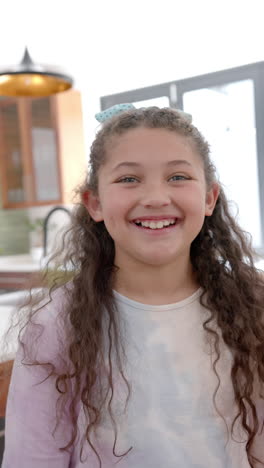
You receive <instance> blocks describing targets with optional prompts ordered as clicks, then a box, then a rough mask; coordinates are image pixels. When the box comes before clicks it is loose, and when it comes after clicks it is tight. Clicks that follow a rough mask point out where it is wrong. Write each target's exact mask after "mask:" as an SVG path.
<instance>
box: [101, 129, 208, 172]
mask: <svg viewBox="0 0 264 468" xmlns="http://www.w3.org/2000/svg"><path fill="white" fill-rule="evenodd" d="M169 159H186V160H187V161H188V162H190V163H192V165H198V166H200V167H202V166H203V164H202V159H201V157H200V155H199V154H198V152H197V151H196V150H195V148H194V144H193V143H192V142H191V141H190V139H188V138H186V137H184V136H182V135H179V134H178V133H176V132H175V131H170V130H166V129H160V128H144V127H143V128H142V127H140V128H135V129H130V130H128V131H126V132H125V133H123V134H122V135H114V136H113V137H112V138H111V140H110V142H108V144H107V147H106V159H105V164H106V165H112V164H116V163H118V162H122V161H135V162H139V163H141V164H143V163H148V164H154V163H156V162H160V163H161V164H162V163H163V162H164V163H165V162H167V161H168V160H169Z"/></svg>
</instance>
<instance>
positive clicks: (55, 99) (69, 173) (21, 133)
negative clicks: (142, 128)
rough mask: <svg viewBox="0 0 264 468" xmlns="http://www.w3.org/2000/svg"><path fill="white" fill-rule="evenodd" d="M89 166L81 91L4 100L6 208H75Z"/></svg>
mask: <svg viewBox="0 0 264 468" xmlns="http://www.w3.org/2000/svg"><path fill="white" fill-rule="evenodd" d="M86 164H87V163H86V157H85V149H84V135H83V121H82V106H81V96H80V93H79V92H78V91H77V90H70V91H66V92H64V93H59V94H57V95H54V96H50V97H45V98H4V97H1V98H0V174H1V176H0V177H1V178H0V187H1V192H2V193H1V199H2V208H8V209H11V208H25V207H29V206H38V205H54V204H57V203H71V201H72V196H73V189H74V187H75V186H76V185H77V184H78V183H79V182H80V180H81V178H82V177H83V174H84V173H85V166H86Z"/></svg>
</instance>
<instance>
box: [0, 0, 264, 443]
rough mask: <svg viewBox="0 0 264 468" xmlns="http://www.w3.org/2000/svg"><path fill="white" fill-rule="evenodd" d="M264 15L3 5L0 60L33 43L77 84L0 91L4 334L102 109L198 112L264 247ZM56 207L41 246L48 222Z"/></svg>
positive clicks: (232, 0) (179, 6)
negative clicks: (45, 92) (47, 91)
mask: <svg viewBox="0 0 264 468" xmlns="http://www.w3.org/2000/svg"><path fill="white" fill-rule="evenodd" d="M262 11H263V1H262V0H259V1H257V0H244V1H241V0H240V1H236V0H228V1H227V0H222V1H221V2H218V1H214V0H210V1H202V0H201V1H196V0H190V1H188V2H182V1H178V0H174V1H169V0H163V1H160V0H156V1H155V0H133V2H127V1H125V0H116V1H115V0H112V1H111V2H109V1H100V2H99V1H98V2H96V1H94V0H91V1H85V0H83V1H80V0H75V1H74V2H72V1H67V0H64V1H61V0H56V1H54V0H53V1H51V0H45V2H44V1H43V2H36V1H34V2H33V1H27V0H24V1H23V2H21V1H19V0H17V1H15V0H10V1H9V2H5V3H4V4H2V5H1V18H2V21H1V28H0V43H1V46H0V67H3V66H6V65H9V64H12V65H14V64H17V63H18V62H19V61H20V60H21V58H22V56H23V54H24V50H25V46H27V47H28V49H29V53H30V55H31V57H32V59H33V61H34V62H36V63H41V64H50V65H54V66H59V67H62V68H63V70H65V73H68V74H69V75H70V76H72V77H73V79H74V86H73V88H72V89H70V90H68V91H65V92H62V93H58V94H54V95H51V96H47V97H45V98H36V97H35V98H34V99H31V98H15V97H13V98H12V97H6V96H3V95H0V292H1V293H2V294H1V295H0V318H1V317H2V322H3V323H2V322H1V320H0V330H2V331H3V329H4V327H5V325H6V323H7V318H8V317H9V314H10V311H11V308H12V307H13V306H14V305H15V304H16V303H17V302H18V301H19V298H21V297H22V296H23V291H24V290H25V288H26V284H27V281H28V279H29V277H30V275H31V274H32V273H34V272H36V271H38V270H39V269H40V268H41V259H42V258H43V257H45V256H46V255H48V254H50V253H51V252H52V250H53V248H54V243H55V242H56V241H55V239H57V242H58V238H60V237H59V236H60V235H61V234H59V233H60V232H61V229H65V227H66V226H67V224H68V222H69V213H70V210H71V208H72V202H73V188H74V187H75V185H76V184H77V183H78V182H80V181H81V179H82V178H83V176H84V174H85V170H86V167H87V163H88V160H89V146H90V144H91V142H92V140H93V137H94V134H95V131H96V129H97V128H98V122H97V121H96V120H95V119H94V114H95V113H96V112H98V111H99V110H100V109H105V108H107V107H109V106H111V105H114V104H116V103H119V102H134V103H135V105H136V106H142V105H152V104H156V105H158V106H172V107H179V108H182V109H184V110H186V111H187V112H189V113H191V114H192V115H193V122H194V124H196V125H197V126H198V127H199V128H200V129H201V130H202V131H203V133H204V135H205V136H206V138H207V139H208V140H209V142H210V143H211V148H212V155H213V159H214V161H215V163H216V166H217V168H218V170H219V176H220V179H221V180H222V182H223V183H224V186H225V188H226V191H227V195H228V197H229V198H230V200H233V201H235V202H236V203H234V204H233V210H234V212H236V213H238V217H239V220H240V222H241V224H242V226H243V227H244V228H245V230H246V231H249V232H250V233H251V235H252V238H253V243H254V246H255V247H256V249H257V250H258V251H259V252H260V253H262V252H263V251H264V250H263V247H264V183H263V176H264V132H263V124H264V48H263V44H264V29H263V14H262ZM58 206H59V207H63V208H64V210H63V209H62V210H61V209H60V210H54V212H52V215H50V218H49V223H48V224H49V232H48V236H47V237H48V238H47V243H46V244H47V245H46V252H45V253H44V250H43V247H44V246H43V223H44V220H45V218H46V220H47V215H48V214H49V213H50V212H51V211H52V210H53V209H54V208H55V207H58ZM260 265H261V263H260ZM2 331H1V333H2ZM8 359H11V358H10V356H9V358H8ZM3 360H4V358H3V357H2V358H1V361H3ZM5 360H7V358H5ZM3 411H4V410H2V412H3ZM2 416H4V414H2ZM1 424H2V427H0V435H1V429H2V434H3V433H4V431H3V428H4V423H3V420H2V423H1ZM0 442H1V439H0Z"/></svg>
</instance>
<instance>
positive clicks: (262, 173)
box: [100, 62, 264, 254]
mask: <svg viewBox="0 0 264 468" xmlns="http://www.w3.org/2000/svg"><path fill="white" fill-rule="evenodd" d="M242 80H252V81H253V85H254V108H255V124H256V149H257V164H258V182H259V183H258V186H259V204H260V229H261V247H260V248H258V249H256V250H257V252H258V253H260V254H264V131H262V129H264V62H256V63H252V64H248V65H242V66H239V67H235V68H229V69H226V70H220V71H216V72H212V73H207V74H204V75H197V76H193V77H190V78H184V79H180V80H175V81H169V82H167V83H162V84H158V85H154V86H148V87H144V88H138V89H134V90H130V91H125V92H122V93H117V94H111V95H106V96H102V97H101V98H100V106H101V110H105V109H107V108H109V107H111V106H113V105H115V104H121V103H126V102H128V103H129V102H137V101H144V100H148V99H155V98H159V97H162V96H167V97H168V99H169V103H170V107H172V108H177V109H182V110H183V95H184V94H185V93H187V92H189V91H194V90H196V89H202V88H208V87H214V86H221V85H225V84H230V83H232V82H237V81H242Z"/></svg>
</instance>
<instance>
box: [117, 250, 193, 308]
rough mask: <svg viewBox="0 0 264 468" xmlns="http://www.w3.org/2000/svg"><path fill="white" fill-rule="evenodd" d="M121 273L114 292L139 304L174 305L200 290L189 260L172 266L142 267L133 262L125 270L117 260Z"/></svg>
mask: <svg viewBox="0 0 264 468" xmlns="http://www.w3.org/2000/svg"><path fill="white" fill-rule="evenodd" d="M115 264H116V265H117V266H118V271H117V273H116V276H115V283H114V284H115V286H114V287H115V290H116V291H117V292H119V293H120V294H122V295H124V296H127V297H129V298H130V299H133V300H135V301H138V302H142V303H144V304H150V305H161V304H171V303H174V302H179V301H181V300H183V299H186V298H187V297H189V296H190V295H191V294H193V293H194V292H195V291H196V290H197V289H198V287H199V284H198V283H197V280H196V277H195V274H194V272H193V268H192V265H191V262H190V259H179V261H178V262H177V264H175V263H174V264H171V265H162V266H157V265H142V264H141V265H140V267H139V266H138V265H137V264H135V263H133V262H130V265H127V264H126V266H125V267H124V265H122V262H121V261H118V260H117V259H116V263H115Z"/></svg>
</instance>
